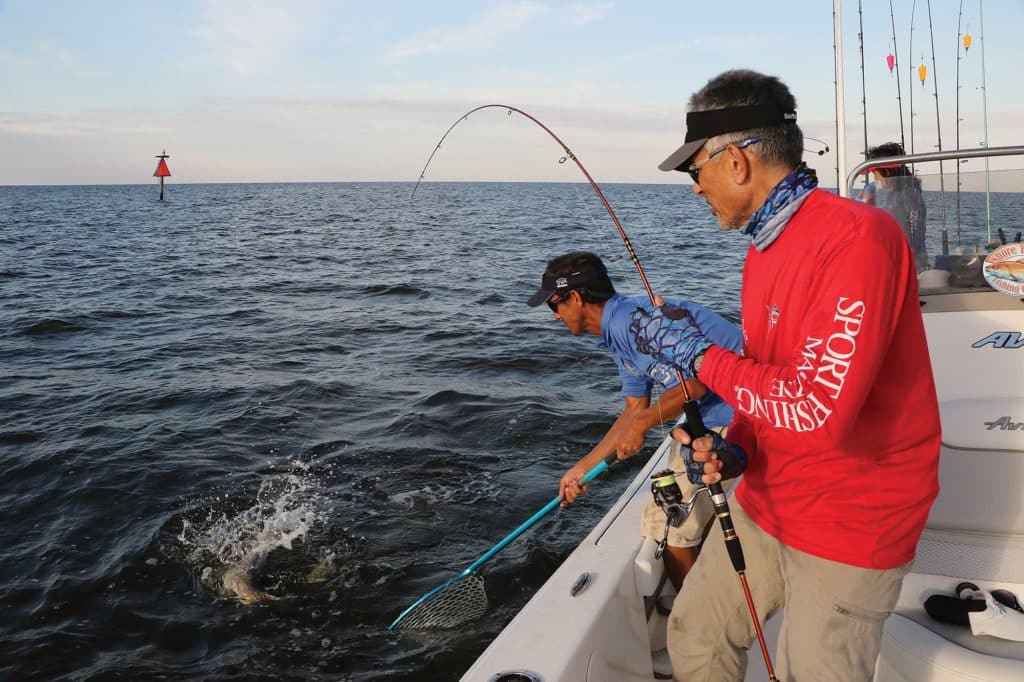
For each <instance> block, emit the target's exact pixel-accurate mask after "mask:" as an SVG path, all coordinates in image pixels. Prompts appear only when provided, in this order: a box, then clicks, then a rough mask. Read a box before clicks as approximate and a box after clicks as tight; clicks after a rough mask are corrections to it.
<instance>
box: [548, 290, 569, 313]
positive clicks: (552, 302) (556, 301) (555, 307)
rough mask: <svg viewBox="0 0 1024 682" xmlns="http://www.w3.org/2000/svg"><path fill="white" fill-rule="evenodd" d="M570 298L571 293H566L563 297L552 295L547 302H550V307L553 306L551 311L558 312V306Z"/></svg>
mask: <svg viewBox="0 0 1024 682" xmlns="http://www.w3.org/2000/svg"><path fill="white" fill-rule="evenodd" d="M568 300H569V294H566V295H565V296H563V297H562V298H555V297H554V296H552V297H551V298H549V299H548V300H547V304H548V307H549V308H551V312H553V313H557V312H558V306H560V305H562V304H563V303H565V302H566V301H568Z"/></svg>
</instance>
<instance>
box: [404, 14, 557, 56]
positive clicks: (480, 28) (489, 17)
mask: <svg viewBox="0 0 1024 682" xmlns="http://www.w3.org/2000/svg"><path fill="white" fill-rule="evenodd" d="M548 11H550V10H549V8H548V6H547V5H544V4H542V3H539V2H533V1H532V0H520V1H519V2H514V3H507V4H504V5H498V6H497V7H494V8H492V9H490V10H488V11H486V12H484V13H483V14H481V15H480V16H479V17H477V18H476V19H475V20H474V21H471V22H470V23H468V24H463V25H461V26H451V27H448V28H433V29H430V30H428V31H424V32H423V33H420V34H419V35H417V36H415V37H413V38H410V39H409V40H406V41H404V42H401V43H399V44H397V45H394V46H392V47H391V48H390V49H389V50H388V51H387V52H386V53H385V59H388V60H392V61H397V60H401V59H408V58H410V57H417V56H419V55H423V54H434V53H439V52H476V51H478V50H485V49H491V48H494V47H495V46H496V45H497V44H498V43H499V42H500V40H501V39H502V38H504V37H507V36H508V35H509V34H510V33H512V32H514V31H516V30H518V29H521V28H523V27H525V26H527V25H528V24H530V23H531V22H533V21H535V20H537V19H538V18H539V17H541V16H543V15H544V14H546V13H547V12H548Z"/></svg>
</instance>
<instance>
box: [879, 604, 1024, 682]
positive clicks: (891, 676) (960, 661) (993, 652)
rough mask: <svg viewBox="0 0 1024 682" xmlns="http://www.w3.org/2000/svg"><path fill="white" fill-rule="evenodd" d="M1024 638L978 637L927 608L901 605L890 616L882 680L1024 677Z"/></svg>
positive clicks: (884, 639) (993, 680)
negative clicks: (935, 617) (936, 618)
mask: <svg viewBox="0 0 1024 682" xmlns="http://www.w3.org/2000/svg"><path fill="white" fill-rule="evenodd" d="M1022 661H1024V643H1021V642H1007V641H1003V640H999V639H996V638H994V637H975V636H973V635H972V634H971V631H970V628H966V627H957V626H955V625H945V624H942V623H938V622H935V621H933V620H932V619H931V618H929V616H928V614H927V613H925V611H924V609H923V608H922V609H912V610H906V611H899V612H897V613H894V614H893V615H891V616H890V617H889V618H888V619H887V620H886V621H885V630H884V634H883V635H882V655H881V656H880V657H879V659H878V668H877V670H876V672H875V680H876V681H877V682H883V681H884V682H897V681H904V680H906V681H907V682H918V681H920V680H941V681H943V682H954V681H960V680H972V681H974V682H977V681H978V680H988V681H990V682H1004V681H1005V682H1011V681H1013V682H1019V680H1020V679H1021V671H1022V669H1024V663H1022Z"/></svg>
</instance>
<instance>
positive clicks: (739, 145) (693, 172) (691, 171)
mask: <svg viewBox="0 0 1024 682" xmlns="http://www.w3.org/2000/svg"><path fill="white" fill-rule="evenodd" d="M760 141H761V138H760V137H748V138H747V139H745V140H742V141H740V142H735V143H733V142H730V143H729V144H727V145H725V146H724V147H719V148H718V149H716V150H715V151H713V152H711V153H710V154H708V155H707V158H705V159H704V161H703V162H702V163H701V164H700V165H699V166H692V165H691V166H690V167H689V168H687V169H686V174H687V175H689V176H690V179H691V180H693V184H695V185H699V184H700V171H701V169H703V168H704V166H706V165H708V162H709V161H711V159H713V158H715V157H716V156H718V155H719V154H721V153H722V152H724V151H725V150H726V149H728V148H729V147H732V146H735V147H736V149H746V148H747V147H749V146H750V145H752V144H754V143H756V142H760Z"/></svg>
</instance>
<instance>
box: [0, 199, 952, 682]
mask: <svg viewBox="0 0 1024 682" xmlns="http://www.w3.org/2000/svg"><path fill="white" fill-rule="evenodd" d="M411 189H412V185H411V184H403V183H397V184H282V185H171V186H169V187H168V192H167V196H168V201H167V202H165V203H160V202H158V201H156V189H155V187H153V186H115V187H110V186H104V187H20V188H19V187H2V188H0V367H2V372H0V415H2V419H0V468H2V471H3V482H2V485H0V509H2V512H3V524H2V527H0V532H2V534H3V542H2V543H0V614H2V615H0V677H2V678H3V679H18V680H30V679H39V680H108V679H207V680H241V679H245V680H253V679H268V680H269V679H323V680H338V679H341V680H409V679H416V680H451V679H456V678H457V677H458V676H459V675H460V674H461V673H462V672H463V671H464V670H465V669H466V668H468V667H469V665H470V664H471V663H472V661H473V660H474V658H475V657H476V656H477V655H478V654H479V653H480V652H481V651H482V650H483V649H484V647H486V645H487V644H488V642H489V641H490V640H491V639H492V638H493V637H494V636H495V634H497V632H498V631H500V629H501V628H502V626H503V625H504V624H505V623H507V622H508V620H510V619H511V617H512V616H513V615H514V614H515V612H516V610H517V609H518V608H519V607H520V606H522V605H523V604H524V603H525V602H526V601H527V600H528V599H529V598H530V596H531V594H532V593H533V592H534V591H535V590H536V588H537V587H538V586H539V585H541V584H542V583H543V582H544V580H545V579H546V578H547V577H548V576H549V575H550V574H551V573H552V571H553V570H554V569H555V568H556V567H557V565H558V564H559V562H560V561H561V560H562V559H564V557H565V556H566V555H567V554H568V553H569V552H570V551H571V550H572V548H573V547H574V546H575V545H576V543H577V542H578V541H579V540H580V539H581V538H582V537H583V536H584V535H585V534H586V533H587V531H588V529H589V527H590V526H591V525H592V524H593V523H594V522H595V521H596V520H597V519H598V518H600V516H601V515H602V514H603V512H604V511H605V510H606V509H607V508H608V506H609V505H610V504H611V503H612V501H613V500H614V499H615V498H616V496H617V495H618V494H619V492H620V491H621V490H622V488H623V487H624V486H625V484H626V483H627V482H628V481H629V480H630V479H631V478H632V476H633V475H634V474H635V471H636V470H637V467H638V466H639V465H640V463H641V461H642V460H643V459H645V457H646V456H649V454H650V452H651V451H652V450H653V446H654V445H656V443H657V441H658V440H659V434H657V433H652V434H651V437H650V438H649V440H648V443H649V447H648V448H647V450H646V451H645V454H644V455H641V456H639V457H637V458H636V459H635V460H634V461H632V462H629V463H626V464H623V465H621V466H618V467H616V468H615V469H613V470H611V471H610V472H608V473H607V474H606V475H604V476H603V477H602V478H600V479H598V480H597V481H596V482H595V484H594V485H593V486H592V488H591V492H590V493H589V494H588V495H587V496H586V497H585V498H584V500H583V501H581V502H579V503H577V504H575V505H573V506H572V507H570V508H569V509H567V510H564V511H559V512H556V513H553V514H552V515H550V516H549V517H548V518H546V519H544V520H543V521H542V522H541V523H540V524H538V525H537V526H536V527H535V528H534V529H533V530H531V531H530V532H529V533H528V534H526V535H525V536H524V537H522V538H520V539H519V540H518V541H517V542H516V543H514V544H513V545H511V546H510V547H508V548H507V549H506V550H505V551H504V552H502V553H501V554H499V555H498V556H497V557H496V558H495V559H492V560H491V561H490V562H489V563H488V564H487V565H486V566H485V568H484V571H483V573H484V576H485V579H486V581H487V590H488V594H489V596H490V600H491V604H492V606H491V609H490V610H489V612H488V613H487V614H486V615H485V616H484V617H483V618H482V619H481V620H480V621H478V622H477V623H474V624H473V625H472V626H469V627H465V628H460V629H458V630H454V631H448V632H430V633H423V634H408V633H401V634H400V633H391V632H389V631H388V630H387V625H388V624H389V623H390V622H391V621H392V620H393V619H394V618H395V617H396V616H397V615H398V613H400V612H401V611H402V609H404V608H405V607H406V606H408V605H409V604H410V603H412V602H413V601H414V600H415V599H416V598H418V597H419V596H420V595H421V594H423V593H424V592H426V591H427V590H429V589H430V588H432V587H433V586H435V585H437V584H439V583H440V582H442V581H444V580H446V579H447V578H449V577H450V576H451V575H453V574H455V573H457V572H458V571H461V570H462V569H464V568H465V567H466V566H467V565H469V564H470V563H472V562H473V561H474V560H475V559H476V558H477V557H479V556H480V555H482V554H483V553H484V552H485V551H487V550H488V549H489V548H490V547H491V546H493V545H494V544H495V543H496V542H498V541H499V540H500V539H501V538H502V537H504V536H505V535H506V534H507V533H509V532H510V531H511V530H513V529H514V528H515V527H516V526H518V525H519V524H520V523H521V522H522V521H524V520H525V519H526V518H528V517H529V516H530V515H531V514H533V512H535V511H536V510H537V509H538V508H540V507H541V506H543V505H544V504H545V503H546V502H548V501H549V500H550V499H551V498H552V497H553V496H554V495H555V494H556V493H557V483H558V480H559V478H560V477H561V475H562V474H563V473H564V472H565V470H566V469H567V468H568V467H569V466H571V465H572V464H573V463H574V462H575V461H576V460H577V459H578V458H579V457H580V456H582V455H583V454H584V453H585V452H586V451H587V450H588V449H589V448H590V447H591V446H592V445H593V444H594V443H595V442H596V441H597V440H598V439H599V438H600V437H601V435H602V434H603V433H604V430H605V428H606V427H607V426H608V425H609V424H610V423H611V420H612V419H613V418H614V417H615V415H616V414H617V411H618V409H619V408H620V405H621V397H620V396H619V394H618V381H617V376H616V372H615V369H614V365H613V363H612V362H611V360H610V358H608V357H607V356H606V355H605V353H603V352H602V351H600V350H597V349H596V348H595V341H596V338H595V337H586V338H573V337H572V336H571V335H569V334H568V333H567V332H566V331H565V329H564V327H563V326H562V325H561V323H559V322H557V321H555V320H554V319H553V317H552V315H551V313H550V312H549V311H547V309H546V308H544V307H541V308H539V309H531V308H528V307H527V306H526V305H525V304H524V301H525V299H526V298H527V296H528V295H529V294H530V293H532V291H533V290H534V288H535V287H536V285H537V284H538V283H539V278H540V273H541V272H542V271H543V268H544V264H545V262H546V260H547V259H549V258H550V257H552V256H555V255H557V254H559V253H562V252H565V251H569V250H576V249H586V250H593V251H597V252H598V253H600V254H601V255H602V256H604V257H605V259H606V262H608V263H609V266H610V269H611V272H612V275H613V278H614V280H615V281H616V285H617V287H618V288H619V289H620V290H621V291H624V292H630V293H642V288H641V285H640V283H639V279H638V278H637V276H636V274H635V271H634V270H633V266H632V264H631V262H630V259H629V257H628V256H627V255H626V253H625V250H624V248H623V246H622V243H621V241H620V240H619V238H618V235H617V233H616V231H615V229H614V226H613V225H612V223H611V221H610V220H609V219H608V217H607V214H605V213H604V211H603V209H602V208H601V206H600V205H599V203H598V202H597V200H596V198H595V197H594V196H593V194H592V192H591V190H590V189H589V187H587V186H584V185H576V184H461V183H459V184H444V183H438V184H427V185H424V186H422V187H421V188H420V190H419V192H418V194H417V197H416V199H415V200H414V201H410V198H409V194H410V190H411ZM604 189H605V191H606V194H607V196H608V198H609V200H610V202H611V204H612V205H613V206H614V207H615V209H616V211H617V213H618V215H619V217H620V219H621V220H622V222H623V225H624V227H625V228H626V230H627V232H628V234H629V236H630V238H631V239H632V241H633V244H634V246H635V248H636V250H637V252H638V253H639V255H640V258H641V259H642V261H643V263H644V266H645V267H646V269H647V272H648V275H649V277H650V280H651V283H652V286H653V288H654V289H655V291H656V292H659V293H665V294H670V295H676V296H684V297H689V298H692V299H694V300H697V301H700V302H702V303H705V304H707V305H709V306H711V307H713V308H714V309H716V310H718V311H719V312H721V313H723V314H725V315H726V316H727V317H730V318H731V319H733V320H736V319H737V312H738V307H739V301H738V292H739V286H740V273H741V265H742V258H743V254H744V252H745V250H746V246H747V242H746V239H745V238H744V237H743V236H741V235H739V234H737V233H735V232H730V233H723V232H720V231H719V230H718V229H717V228H716V227H715V226H714V223H713V221H712V218H711V216H710V215H709V214H708V212H707V210H706V208H705V206H704V204H703V202H702V201H698V200H696V199H695V198H694V197H693V196H692V194H691V193H690V191H689V188H688V187H684V186H670V185H657V186H653V185H609V186H607V187H605V188H604ZM930 215H932V214H931V213H930ZM935 252H936V251H935V249H934V248H933V249H932V253H935ZM254 557H258V558H259V559H262V560H264V561H263V563H264V566H263V570H262V571H261V572H260V574H259V585H260V586H261V587H262V588H263V589H265V590H266V591H267V592H269V593H271V594H273V595H275V596H277V597H279V599H278V600H276V601H270V602H266V603H261V604H257V605H251V606H246V605H243V604H240V603H239V602H238V600H236V599H234V598H233V597H232V596H230V595H228V594H226V593H225V592H224V590H223V587H222V582H221V579H222V577H223V574H224V572H225V571H226V570H228V569H229V568H231V567H232V566H236V565H239V564H240V563H243V562H246V561H248V560H252V559H253V558H254Z"/></svg>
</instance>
